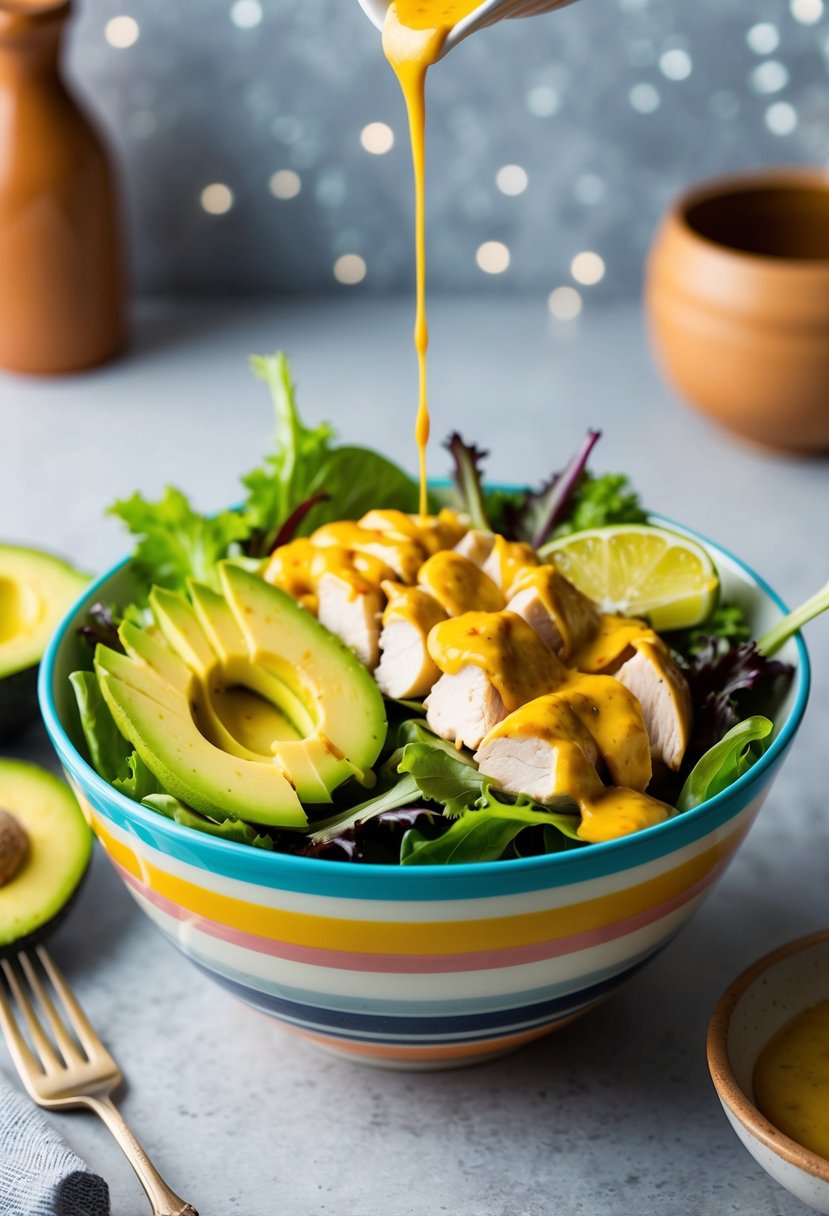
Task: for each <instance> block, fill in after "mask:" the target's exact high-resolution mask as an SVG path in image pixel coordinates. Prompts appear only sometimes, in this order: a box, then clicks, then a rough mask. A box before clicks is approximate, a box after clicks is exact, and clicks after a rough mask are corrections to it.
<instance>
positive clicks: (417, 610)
mask: <svg viewBox="0 0 829 1216" xmlns="http://www.w3.org/2000/svg"><path fill="white" fill-rule="evenodd" d="M382 589H383V592H384V594H385V596H386V607H385V610H384V612H383V624H384V625H388V624H389V622H390V621H392V620H403V621H408V623H409V624H410V625H413V626H414V627H415V629H416V630H417V631H418V633H420V634H421V635H422V636H423V637H426V635H427V634H428V633H429V631H430V630H431V629H433V628H434V627H435V625H437V624H439V623H440V622H441V621H445V620H446V612H445V611H444V610H443V608H442V607H441V606H440V604H439V603H438V602H437V600H436V599H435V597H434V596H433V595H430V594H429V592H428V591H424V590H422V588H420V587H407V586H406V585H405V584H404V583H395V582H388V581H386V582H384V583H383V584H382Z"/></svg>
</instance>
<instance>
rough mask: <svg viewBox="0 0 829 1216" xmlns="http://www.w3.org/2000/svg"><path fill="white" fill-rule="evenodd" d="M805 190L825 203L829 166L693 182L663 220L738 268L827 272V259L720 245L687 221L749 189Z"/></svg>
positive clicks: (785, 168) (828, 192)
mask: <svg viewBox="0 0 829 1216" xmlns="http://www.w3.org/2000/svg"><path fill="white" fill-rule="evenodd" d="M804 187H806V188H808V189H812V190H815V192H819V193H822V194H826V197H827V203H829V167H827V168H826V169H821V168H820V167H819V166H817V165H815V166H806V165H792V166H781V167H774V168H771V169H752V170H747V171H745V172H742V173H732V174H727V175H726V176H724V177H714V178H708V179H707V180H705V181H702V182H697V183H696V184H695V185H693V186H691V187H690V188H689V189H688V190H686V191H684V192H683V193H682V194H680V195H679V196H678V197H677V198H676V199H675V200H674V202H673V203H672V204H671V206H670V208H669V210H668V213H667V217H666V218H667V220H668V222H669V223H670V224H671V225H673V226H674V227H675V228H676V229H677V230H678V231H679V232H680V233H681V234H682V236H683V238H684V239H686V240H689V241H692V242H694V243H695V244H697V245H698V246H700V248H701V249H704V250H707V251H708V252H709V253H714V254H716V255H717V256H719V257H722V258H728V259H729V260H731V261H732V262H733V263H734V264H740V265H742V266H748V265H754V266H758V265H760V266H762V268H763V270H764V272H768V271H772V270H773V269H775V268H776V269H777V270H778V271H780V272H787V273H789V274H798V273H801V272H812V273H814V272H815V271H820V272H823V273H829V257H816V258H808V257H781V256H779V255H778V254H770V253H758V252H755V251H752V250H746V249H737V248H735V247H734V246H733V245H727V244H724V243H723V242H721V241H718V240H716V239H715V238H713V237H710V236H706V235H705V234H704V233H702V232H700V231H699V229H698V228H696V227H694V225H693V224H692V223H691V222H690V221H689V218H688V215H689V212H690V211H691V210H692V208H694V207H698V206H699V205H700V204H702V203H706V202H711V201H713V200H715V199H725V198H728V197H730V196H731V197H735V196H737V195H740V194H745V193H748V192H750V191H752V190H766V191H770V192H771V191H775V190H778V191H780V192H781V193H782V192H784V191H786V190H792V189H797V188H801V189H802V188H804Z"/></svg>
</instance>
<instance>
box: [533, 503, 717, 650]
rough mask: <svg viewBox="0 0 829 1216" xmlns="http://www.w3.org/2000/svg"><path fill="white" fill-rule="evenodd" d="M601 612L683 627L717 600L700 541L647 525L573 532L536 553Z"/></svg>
mask: <svg viewBox="0 0 829 1216" xmlns="http://www.w3.org/2000/svg"><path fill="white" fill-rule="evenodd" d="M539 552H540V555H541V557H542V559H543V560H544V561H548V562H552V563H553V564H554V565H555V566H556V567H557V568H558V569H559V570H560V571H561V573H562V574H563V575H564V576H565V577H566V578H568V579H569V580H570V582H571V583H575V585H576V586H577V587H578V588H579V590H580V591H583V592H584V594H585V595H588V596H589V597H590V599H592V600H593V601H594V602H595V603H596V604H597V605H598V607H599V610H600V611H601V612H612V613H617V614H619V615H620V616H636V617H645V618H647V620H648V621H650V623H651V625H652V626H653V627H654V629H657V630H669V629H687V628H688V627H689V626H691V625H698V624H699V623H700V621H704V620H705V618H706V617H707V616H708V615H709V613H710V612H711V611H712V610H713V608H714V606H715V605H716V602H717V592H718V589H719V579H718V577H717V571H716V568H715V566H714V563H713V562H712V561H711V558H710V557H709V556H708V554H707V553H706V551H705V550H704V549H703V548H702V546H701V545H698V544H697V543H696V542H695V541H693V540H689V539H688V538H687V537H686V536H681V535H679V534H678V533H676V532H668V531H666V530H665V529H664V528H655V527H651V526H650V525H649V524H615V525H611V526H609V527H607V528H591V529H590V530H589V531H585V532H574V533H573V534H572V535H571V536H563V537H562V538H561V539H560V540H554V541H550V543H549V544H547V545H545V546H544V547H543V548H542V549H541V550H540V551H539Z"/></svg>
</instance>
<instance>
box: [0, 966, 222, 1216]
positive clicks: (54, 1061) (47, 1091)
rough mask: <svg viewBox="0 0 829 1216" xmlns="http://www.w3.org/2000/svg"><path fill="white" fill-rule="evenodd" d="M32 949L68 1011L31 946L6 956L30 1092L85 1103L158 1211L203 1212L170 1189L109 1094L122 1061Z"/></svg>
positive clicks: (180, 1215) (10, 1012)
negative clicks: (46, 981)
mask: <svg viewBox="0 0 829 1216" xmlns="http://www.w3.org/2000/svg"><path fill="white" fill-rule="evenodd" d="M34 953H35V954H36V955H37V957H38V959H39V960H40V964H41V966H42V968H43V971H44V972H45V974H46V976H47V977H48V979H49V983H50V984H51V986H52V988H53V989H54V991H55V993H56V994H57V996H58V997H59V999H60V1005H61V1006H62V1014H61V1013H59V1012H58V1008H57V1006H56V1004H55V1002H54V1001H53V1000H52V998H51V996H50V995H49V993H48V991H47V987H46V985H45V984H44V982H43V979H42V977H41V975H40V974H39V971H38V968H37V966H36V964H35V961H34V959H33V957H32V955H31V954H27V953H26V952H25V951H21V952H20V953H19V954H17V955H16V956H15V957H14V958H13V959H1V960H0V970H2V973H3V976H4V977H5V985H4V984H3V983H2V982H0V1029H2V1031H3V1034H4V1036H5V1039H6V1044H7V1046H8V1048H9V1054H10V1055H11V1057H12V1059H13V1060H14V1063H15V1065H16V1067H17V1071H18V1073H19V1074H20V1079H21V1081H22V1082H23V1084H24V1085H25V1087H26V1090H27V1092H28V1093H29V1096H30V1097H31V1098H33V1099H34V1101H35V1102H37V1104H38V1106H45V1107H46V1108H48V1109H52V1110H59V1109H67V1108H73V1107H75V1108H77V1107H79V1106H80V1107H87V1108H88V1109H89V1110H93V1111H94V1112H95V1114H96V1115H100V1117H101V1118H102V1119H103V1121H104V1123H105V1124H106V1125H107V1127H108V1128H109V1130H110V1131H111V1132H112V1134H113V1136H114V1137H115V1139H116V1140H117V1141H118V1144H119V1146H120V1148H121V1149H122V1151H123V1153H124V1155H125V1156H126V1158H127V1160H128V1161H129V1163H130V1165H131V1166H132V1168H133V1169H134V1170H135V1172H136V1174H137V1175H138V1180H139V1182H140V1183H141V1185H142V1186H143V1188H144V1190H145V1191H146V1193H147V1198H148V1199H149V1201H150V1203H151V1204H152V1207H153V1214H154V1216H198V1212H197V1211H196V1209H195V1208H194V1207H192V1206H191V1205H190V1204H189V1203H185V1202H184V1200H183V1199H180V1198H179V1196H178V1195H176V1194H175V1193H174V1192H173V1191H171V1190H170V1188H169V1187H168V1186H167V1184H166V1182H165V1181H164V1179H163V1178H162V1177H161V1175H160V1174H159V1173H158V1171H157V1170H156V1169H155V1167H154V1166H153V1165H152V1163H151V1161H150V1159H149V1157H148V1156H147V1154H146V1153H145V1152H144V1149H143V1148H142V1147H141V1145H140V1144H139V1143H138V1141H137V1140H136V1138H135V1136H134V1135H133V1134H132V1132H131V1131H130V1129H129V1128H128V1127H127V1125H126V1123H125V1122H124V1120H123V1118H122V1116H121V1115H120V1114H119V1112H118V1110H117V1108H116V1107H115V1105H114V1103H113V1102H112V1099H111V1098H110V1096H109V1095H110V1094H111V1093H112V1091H113V1090H114V1089H115V1088H116V1086H118V1085H120V1084H121V1081H122V1079H123V1078H122V1073H121V1070H120V1068H119V1067H118V1065H117V1064H116V1063H115V1061H114V1060H113V1058H112V1056H111V1055H110V1054H109V1052H108V1051H107V1049H106V1048H105V1047H104V1045H103V1043H102V1042H101V1040H100V1039H99V1038H98V1035H97V1034H96V1033H95V1031H94V1030H93V1028H92V1026H91V1024H90V1022H89V1019H88V1018H87V1016H86V1014H85V1013H84V1011H83V1010H82V1009H81V1007H80V1005H79V1004H78V1002H77V1000H76V999H75V997H74V995H73V993H72V990H71V989H70V987H69V985H68V984H67V982H66V980H65V979H64V978H63V976H62V975H61V974H60V972H59V971H58V969H57V967H56V966H55V964H54V963H53V962H52V960H51V958H50V957H49V955H48V954H47V952H46V950H45V949H44V947H43V946H37V947H36V949H35V951H34ZM44 1022H45V1024H46V1026H47V1027H48V1030H49V1032H51V1037H50V1034H49V1033H47V1031H46V1030H45V1029H44ZM21 1025H22V1027H23V1028H25V1031H26V1035H27V1036H28V1039H29V1042H28V1043H27V1041H26V1036H24V1034H23V1031H22V1030H21ZM70 1029H71V1031H72V1032H73V1033H74V1036H75V1037H74V1038H73V1033H70ZM29 1044H31V1046H29ZM56 1049H57V1050H56Z"/></svg>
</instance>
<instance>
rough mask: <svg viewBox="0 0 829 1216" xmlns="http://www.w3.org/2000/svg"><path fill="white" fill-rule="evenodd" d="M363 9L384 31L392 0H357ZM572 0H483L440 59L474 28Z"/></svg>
mask: <svg viewBox="0 0 829 1216" xmlns="http://www.w3.org/2000/svg"><path fill="white" fill-rule="evenodd" d="M358 3H359V5H360V8H361V9H362V10H363V12H364V13H365V14H366V16H367V17H368V18H369V20H370V21H373V22H374V24H375V25H376V26H377V28H378V30H382V28H383V22H384V21H385V18H386V12H387V10H388V7H389V5H390V3H391V0H358ZM572 3H573V0H483V3H481V4H479V5H478V7H477V8H476V9H473V11H472V12H471V13H470V14H469V15H468V16H467V17H464V18H463V20H462V21H459V22H458V24H457V25H456V26H454V27H453V29H452V30H451V31H450V32H449V34H448V36H447V38H446V41H445V42H444V44H443V49H442V51H441V55H440V58H442V57H443V56H444V55H445V54H446V52H447V51H451V49H452V47H453V46H456V45H457V44H458V43H459V42H461V41H462V39H464V38H466V37H467V35H468V34H471V33H473V32H474V31H475V30H480V29H483V27H484V26H485V25H494V24H495V22H496V21H502V20H504V19H505V18H507V17H533V16H535V15H536V14H537V13H551V12H552V11H553V9H557V8H564V6H565V5H566V4H572Z"/></svg>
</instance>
